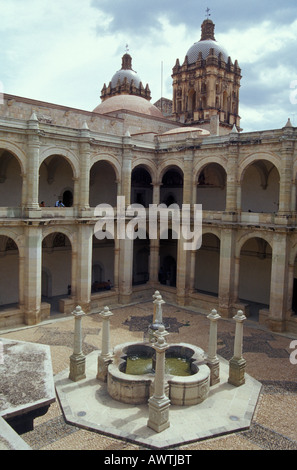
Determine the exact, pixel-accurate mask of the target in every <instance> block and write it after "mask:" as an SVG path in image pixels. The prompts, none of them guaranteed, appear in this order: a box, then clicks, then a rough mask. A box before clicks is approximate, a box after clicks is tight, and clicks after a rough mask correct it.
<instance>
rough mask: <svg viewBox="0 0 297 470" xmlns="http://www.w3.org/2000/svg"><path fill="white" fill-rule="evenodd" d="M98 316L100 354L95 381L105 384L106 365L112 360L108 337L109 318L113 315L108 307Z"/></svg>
mask: <svg viewBox="0 0 297 470" xmlns="http://www.w3.org/2000/svg"><path fill="white" fill-rule="evenodd" d="M99 315H100V317H101V318H102V348H101V354H100V356H99V357H98V369H97V379H98V380H101V381H102V382H106V381H107V369H108V365H109V364H110V363H111V362H112V360H113V355H112V353H111V351H110V335H109V330H110V317H112V316H113V313H111V311H110V310H109V308H108V307H104V309H103V310H102V312H100V314H99Z"/></svg>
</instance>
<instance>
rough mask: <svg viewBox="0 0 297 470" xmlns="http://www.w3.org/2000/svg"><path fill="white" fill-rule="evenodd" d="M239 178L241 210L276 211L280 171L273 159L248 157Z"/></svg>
mask: <svg viewBox="0 0 297 470" xmlns="http://www.w3.org/2000/svg"><path fill="white" fill-rule="evenodd" d="M246 163H247V161H246ZM239 178H240V181H241V184H240V190H241V198H240V199H241V210H242V211H243V212H269V213H271V212H274V213H275V212H278V206H279V186H280V171H279V168H278V166H276V165H275V161H270V160H268V159H267V158H266V159H264V158H262V159H254V158H253V159H250V161H249V163H248V164H247V165H245V167H244V169H243V170H242V171H241V173H240V175H239Z"/></svg>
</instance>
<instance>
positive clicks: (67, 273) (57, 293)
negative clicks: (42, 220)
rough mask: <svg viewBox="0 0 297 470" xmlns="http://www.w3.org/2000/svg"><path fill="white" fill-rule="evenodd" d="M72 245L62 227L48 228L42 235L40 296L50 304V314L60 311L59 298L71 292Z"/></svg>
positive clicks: (66, 231) (68, 232)
mask: <svg viewBox="0 0 297 470" xmlns="http://www.w3.org/2000/svg"><path fill="white" fill-rule="evenodd" d="M72 243H73V236H71V233H70V231H69V230H67V229H65V228H64V227H59V226H55V227H49V228H46V229H45V230H44V231H43V233H42V254H41V272H42V273H43V279H42V282H41V294H42V295H43V296H45V297H46V301H47V302H48V303H50V304H51V313H53V312H55V313H58V312H59V311H60V310H59V300H60V299H61V297H67V296H68V295H69V292H70V291H71V284H72V271H73V265H72V264H73V263H72V260H73V257H72V253H73V245H72ZM46 282H47V286H46V285H45V284H46ZM46 294H47V295H46Z"/></svg>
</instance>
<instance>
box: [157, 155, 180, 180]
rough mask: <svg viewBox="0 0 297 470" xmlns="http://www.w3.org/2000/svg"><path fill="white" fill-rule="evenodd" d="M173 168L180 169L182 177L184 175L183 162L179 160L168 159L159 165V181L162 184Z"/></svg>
mask: <svg viewBox="0 0 297 470" xmlns="http://www.w3.org/2000/svg"><path fill="white" fill-rule="evenodd" d="M172 168H178V169H179V170H180V171H181V173H182V175H184V170H183V162H182V161H180V160H178V159H177V158H172V159H168V160H166V161H164V162H162V163H161V164H160V165H159V167H158V181H160V182H161V181H162V178H163V176H164V174H165V173H166V172H167V171H168V170H170V169H172Z"/></svg>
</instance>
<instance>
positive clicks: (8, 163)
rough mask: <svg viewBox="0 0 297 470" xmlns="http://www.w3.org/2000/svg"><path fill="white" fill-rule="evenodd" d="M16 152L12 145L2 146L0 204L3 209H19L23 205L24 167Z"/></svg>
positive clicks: (0, 154)
mask: <svg viewBox="0 0 297 470" xmlns="http://www.w3.org/2000/svg"><path fill="white" fill-rule="evenodd" d="M11 148H12V150H13V151H12V150H11ZM15 150H16V149H15V148H14V147H13V146H11V145H5V144H4V145H3V147H2V146H0V201H1V202H0V204H1V206H2V207H11V208H17V207H21V205H22V203H23V201H22V198H23V185H24V176H25V173H24V166H23V162H22V160H21V159H20V158H19V156H18V154H16V153H15ZM11 188H13V191H11Z"/></svg>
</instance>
